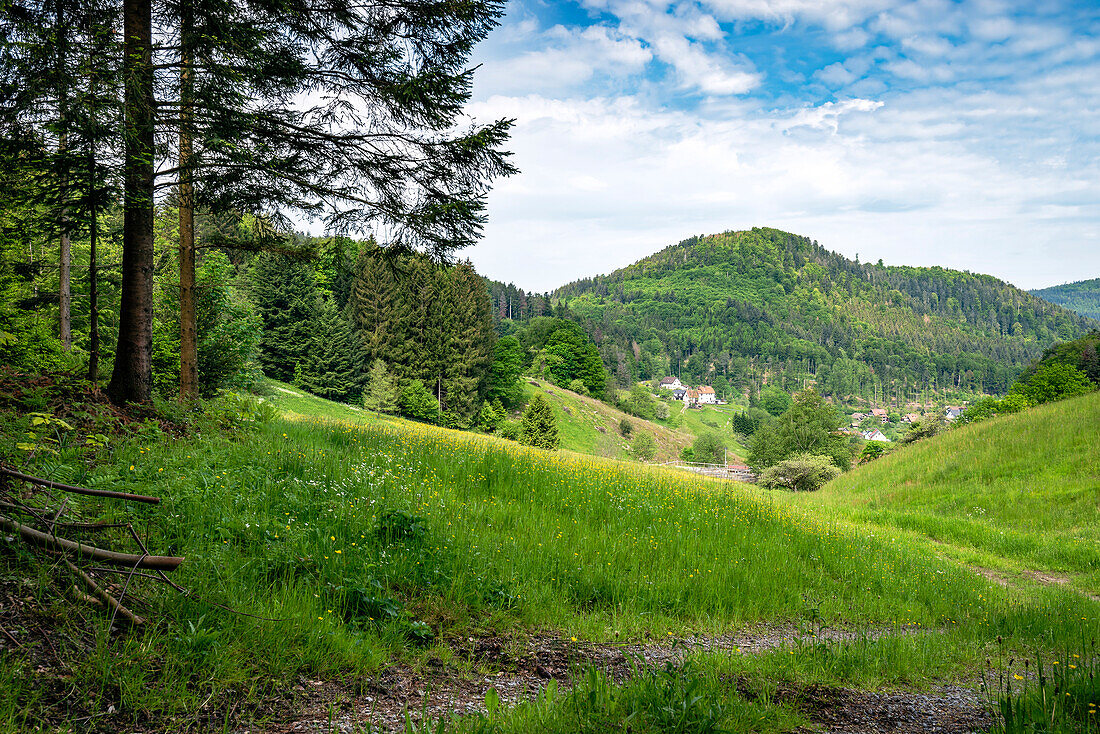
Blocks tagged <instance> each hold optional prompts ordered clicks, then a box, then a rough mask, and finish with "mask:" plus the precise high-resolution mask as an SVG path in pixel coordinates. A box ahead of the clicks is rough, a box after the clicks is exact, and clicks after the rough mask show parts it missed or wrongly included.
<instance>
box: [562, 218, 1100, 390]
mask: <svg viewBox="0 0 1100 734" xmlns="http://www.w3.org/2000/svg"><path fill="white" fill-rule="evenodd" d="M551 296H552V300H553V301H554V302H564V303H566V304H567V305H568V309H569V311H570V312H571V314H572V315H573V316H574V317H576V318H579V319H580V320H581V321H582V322H584V323H585V324H586V326H587V328H588V330H589V332H590V333H592V334H593V335H594V336H596V337H598V338H597V342H598V343H599V344H600V349H601V354H602V355H603V356H604V359H605V362H607V363H608V366H609V368H610V369H612V370H613V371H614V370H615V369H616V367H618V368H619V371H620V372H621V371H622V370H623V369H624V368H623V365H624V364H625V369H630V370H632V371H633V374H634V376H635V377H640V378H642V379H645V378H647V377H648V376H650V375H648V374H647V373H656V372H660V371H661V370H662V369H664V370H671V371H672V373H676V372H677V371H678V370H679V371H680V372H681V373H682V376H684V377H689V376H690V377H691V378H692V379H693V380H695V381H699V382H702V381H705V380H712V379H717V378H718V377H719V376H721V377H722V378H723V379H727V380H729V381H730V384H731V386H734V387H737V386H738V383H739V382H740V383H742V384H744V386H745V389H747V390H751V389H752V388H751V384H750V383H753V382H754V381H755V384H756V385H759V384H761V383H762V382H763V381H767V380H771V379H777V378H778V379H783V380H784V381H785V383H792V378H793V383H792V384H795V385H798V384H802V383H804V382H806V378H807V377H809V378H811V379H813V380H814V381H815V382H816V384H817V385H818V386H819V388H820V389H822V391H823V392H825V393H826V394H832V395H835V396H838V397H845V396H863V397H865V398H867V399H877V400H882V399H884V398H887V397H890V398H892V399H894V400H897V401H903V400H905V401H909V400H918V399H922V398H923V397H926V396H927V394H928V392H929V391H932V390H935V391H941V392H944V393H945V392H946V391H947V390H955V391H972V392H986V393H1000V392H1004V391H1005V390H1007V388H1008V386H1009V385H1010V384H1011V383H1012V381H1013V379H1014V378H1015V376H1016V375H1017V374H1018V373H1019V372H1020V371H1021V370H1022V369H1023V368H1024V367H1025V366H1026V365H1027V364H1028V363H1029V362H1031V361H1032V360H1034V359H1035V358H1037V357H1038V356H1039V355H1040V354H1041V353H1042V351H1043V349H1045V348H1046V347H1049V346H1050V345H1052V344H1054V343H1055V342H1057V341H1063V340H1068V339H1073V338H1076V337H1078V336H1080V335H1082V334H1084V333H1086V332H1087V331H1088V330H1089V329H1090V328H1095V327H1096V326H1097V324H1096V322H1095V321H1091V320H1090V319H1086V318H1084V317H1082V316H1080V315H1078V314H1076V313H1073V312H1071V311H1069V310H1066V309H1065V308H1062V307H1061V306H1058V305H1055V304H1052V303H1050V302H1048V301H1045V300H1043V299H1041V298H1038V297H1036V296H1034V295H1031V294H1029V293H1027V292H1026V291H1023V290H1020V289H1019V288H1016V287H1015V286H1012V285H1010V284H1008V283H1005V282H1004V281H1001V280H999V279H997V278H994V277H993V276H989V275H980V274H975V273H969V272H961V271H957V270H949V269H945V268H940V267H931V268H919V267H907V266H886V265H883V264H882V263H881V261H879V263H878V264H871V263H861V262H859V261H858V260H850V259H848V258H846V257H844V256H842V255H840V254H838V253H835V252H830V251H829V250H826V249H825V248H823V247H821V246H820V245H818V244H817V242H814V241H812V240H810V239H809V238H806V237H802V236H799V235H795V234H791V233H789V232H783V231H780V230H777V229H772V228H753V229H752V230H749V231H740V232H724V233H722V234H716V235H707V236H697V237H690V238H688V239H686V240H684V241H683V242H680V243H679V244H677V245H673V246H671V247H667V248H665V249H663V250H661V251H660V252H658V253H655V254H654V255H651V256H649V257H646V258H643V259H641V260H639V261H638V262H636V263H634V264H632V265H629V266H627V267H625V268H621V269H619V270H616V271H614V272H612V273H610V274H608V275H600V276H596V277H593V278H585V279H581V280H577V281H574V282H572V283H569V284H567V285H565V286H562V287H561V288H559V289H557V290H556V291H554V293H553V294H551ZM769 374H770V375H771V377H767V375H769ZM788 386H789V385H788Z"/></svg>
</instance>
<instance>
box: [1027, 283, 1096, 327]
mask: <svg viewBox="0 0 1100 734" xmlns="http://www.w3.org/2000/svg"><path fill="white" fill-rule="evenodd" d="M1030 293H1031V294H1032V295H1034V296H1038V297H1039V298H1043V299H1046V300H1048V301H1050V302H1051V303H1057V304H1058V305H1059V306H1063V307H1065V308H1068V309H1069V310H1070V311H1076V312H1077V313H1079V314H1081V315H1082V316H1087V317H1088V318H1090V319H1097V320H1100V278H1094V279H1093V280H1079V281H1077V282H1076V283H1065V284H1063V285H1056V286H1052V287H1050V288H1041V289H1039V290H1034V291H1030Z"/></svg>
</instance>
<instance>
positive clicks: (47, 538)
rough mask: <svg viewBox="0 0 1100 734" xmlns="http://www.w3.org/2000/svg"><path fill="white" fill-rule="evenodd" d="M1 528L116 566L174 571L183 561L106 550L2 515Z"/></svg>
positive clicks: (170, 557) (47, 546) (52, 546)
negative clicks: (48, 532)
mask: <svg viewBox="0 0 1100 734" xmlns="http://www.w3.org/2000/svg"><path fill="white" fill-rule="evenodd" d="M0 528H4V529H6V530H14V531H16V532H18V533H19V534H20V535H22V536H23V539H24V540H26V541H27V542H29V543H34V544H35V545H40V546H43V547H46V548H53V549H55V550H66V551H70V552H72V553H77V554H80V555H82V556H86V557H88V558H92V559H94V560H97V561H103V562H104V563H110V564H113V565H116V566H127V567H129V568H134V569H137V568H145V569H155V570H160V571H172V570H174V569H175V568H176V567H177V566H179V565H180V564H181V563H183V558H180V557H178V556H150V555H144V554H142V555H137V554H134V553H116V552H115V551H109V550H105V549H103V548H97V547H95V546H94V545H87V544H85V543H78V542H75V541H72V540H68V539H67V538H58V537H56V536H54V535H49V534H47V533H43V532H41V531H39V530H35V529H34V528H31V527H28V526H26V525H23V524H21V523H18V522H15V521H14V520H12V519H10V518H7V517H4V516H3V515H0Z"/></svg>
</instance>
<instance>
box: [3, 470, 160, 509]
mask: <svg viewBox="0 0 1100 734" xmlns="http://www.w3.org/2000/svg"><path fill="white" fill-rule="evenodd" d="M0 474H6V475H8V476H9V477H14V478H15V479H22V480H23V481H24V482H30V483H31V484H38V485H41V486H43V487H49V488H50V489H60V490H61V491H62V492H72V493H73V494H83V495H88V496H90V497H110V498H112V499H117V500H131V501H133V502H148V503H149V504H151V505H159V504H160V497H150V496H148V495H144V494H130V493H129V492H115V491H113V490H109V489H87V488H85V487H74V486H72V485H71V484H61V483H60V482H52V481H50V480H49V479H42V478H41V477H32V476H31V475H29V474H23V473H22V472H17V471H15V470H14V469H8V468H7V467H4V466H0Z"/></svg>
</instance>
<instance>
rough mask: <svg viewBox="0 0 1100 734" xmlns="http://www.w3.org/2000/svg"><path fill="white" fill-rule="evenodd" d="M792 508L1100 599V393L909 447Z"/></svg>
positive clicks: (1043, 406) (859, 469) (837, 482)
mask: <svg viewBox="0 0 1100 734" xmlns="http://www.w3.org/2000/svg"><path fill="white" fill-rule="evenodd" d="M793 501H794V502H795V504H798V505H802V506H804V507H807V508H811V507H812V508H815V509H817V510H832V511H836V512H838V513H839V514H841V515H842V516H843V517H845V518H847V519H849V520H852V521H856V522H859V523H866V524H870V525H875V526H880V527H882V528H885V529H887V532H889V531H891V530H903V531H912V532H915V533H918V534H920V535H922V536H926V537H928V538H930V539H931V540H932V541H934V542H935V544H936V546H937V548H939V549H940V550H942V551H944V552H948V553H949V554H951V555H952V556H953V557H955V558H957V559H960V560H963V561H965V562H967V563H969V564H971V565H974V566H977V567H981V568H989V569H993V570H997V571H1000V572H1004V573H1007V574H1010V575H1017V576H1020V575H1023V576H1031V577H1033V578H1034V577H1037V575H1043V576H1045V577H1047V578H1049V579H1055V580H1057V581H1060V582H1066V583H1069V584H1071V585H1073V586H1075V587H1076V588H1078V589H1080V590H1082V591H1084V592H1086V593H1088V594H1093V595H1095V594H1098V593H1100V522H1098V521H1100V392H1094V393H1092V394H1089V395H1086V396H1083V397H1080V398H1074V399H1071V400H1064V401H1060V402H1056V403H1049V404H1046V405H1042V406H1039V407H1037V408H1032V409H1029V410H1025V411H1023V412H1021V413H1016V414H1013V415H1007V416H1002V417H999V418H993V419H991V420H988V421H983V422H981V423H976V424H972V425H969V426H964V427H961V428H959V429H957V430H953V431H948V432H947V433H945V434H942V435H940V436H937V437H935V438H933V439H929V440H926V441H920V442H917V443H915V444H913V445H910V446H906V447H902V448H900V449H899V450H897V451H895V452H894V453H893V454H890V455H888V456H886V457H884V458H882V459H880V460H878V461H875V462H872V463H871V464H868V465H866V466H864V467H861V468H858V469H856V470H854V471H852V472H849V473H848V474H845V475H843V476H841V477H840V478H838V479H837V480H835V481H833V482H832V483H830V484H829V485H827V486H826V487H825V488H824V489H823V490H821V491H820V492H817V493H814V494H813V495H806V496H799V497H794V498H793Z"/></svg>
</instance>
